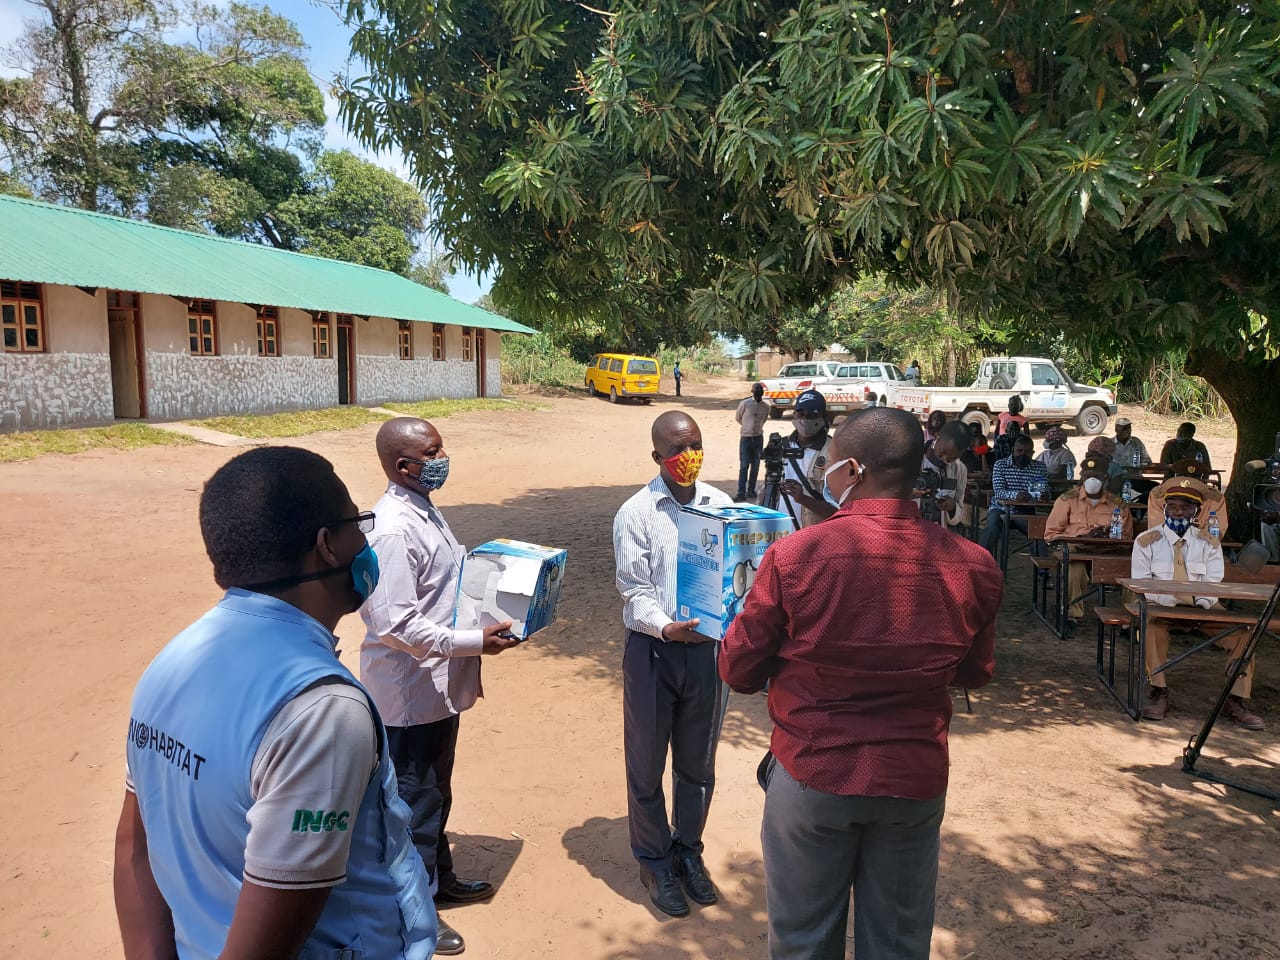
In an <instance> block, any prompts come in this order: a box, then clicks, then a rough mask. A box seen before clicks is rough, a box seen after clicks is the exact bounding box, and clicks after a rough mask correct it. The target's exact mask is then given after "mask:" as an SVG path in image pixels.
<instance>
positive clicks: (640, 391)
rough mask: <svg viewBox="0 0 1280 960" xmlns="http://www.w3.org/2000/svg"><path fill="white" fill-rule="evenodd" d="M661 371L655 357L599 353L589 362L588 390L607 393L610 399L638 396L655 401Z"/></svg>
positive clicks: (641, 398)
mask: <svg viewBox="0 0 1280 960" xmlns="http://www.w3.org/2000/svg"><path fill="white" fill-rule="evenodd" d="M661 373H662V371H661V370H660V369H659V368H658V361H657V360H655V359H654V358H653V357H638V356H635V355H634V354H630V353H597V354H596V355H595V356H594V357H592V358H591V362H590V363H589V364H587V377H586V384H587V393H589V394H591V395H592V396H593V397H595V396H599V395H600V394H605V395H606V396H608V398H609V402H610V403H617V402H618V401H619V400H621V399H623V398H624V397H635V398H637V399H638V400H640V401H641V402H642V403H652V402H653V398H654V397H655V396H657V393H658V378H659V376H660V375H661Z"/></svg>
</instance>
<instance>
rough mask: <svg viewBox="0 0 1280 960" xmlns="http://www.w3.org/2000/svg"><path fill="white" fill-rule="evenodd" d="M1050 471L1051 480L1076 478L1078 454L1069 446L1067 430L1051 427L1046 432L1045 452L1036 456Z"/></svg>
mask: <svg viewBox="0 0 1280 960" xmlns="http://www.w3.org/2000/svg"><path fill="white" fill-rule="evenodd" d="M1036 459H1037V460H1039V461H1040V462H1041V463H1043V464H1044V468H1045V469H1046V470H1047V471H1049V479H1050V480H1074V479H1075V478H1076V455H1075V454H1074V453H1072V452H1071V448H1070V447H1068V446H1067V431H1065V430H1063V429H1062V428H1061V427H1050V428H1049V429H1048V430H1046V431H1045V434H1044V452H1043V453H1041V454H1040V455H1039V456H1038V457H1036Z"/></svg>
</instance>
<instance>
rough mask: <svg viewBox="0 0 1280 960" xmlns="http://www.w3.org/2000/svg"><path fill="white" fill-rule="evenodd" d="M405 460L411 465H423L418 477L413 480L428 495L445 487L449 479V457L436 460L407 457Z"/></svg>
mask: <svg viewBox="0 0 1280 960" xmlns="http://www.w3.org/2000/svg"><path fill="white" fill-rule="evenodd" d="M405 459H406V460H408V461H409V462H410V463H417V464H421V465H422V469H421V470H420V471H418V475H417V476H416V477H414V478H413V479H414V480H417V481H418V484H419V485H420V486H421V487H422V489H423V490H426V491H427V493H430V492H431V491H432V490H439V489H440V488H441V487H443V486H444V482H445V481H446V480H448V479H449V458H448V457H438V458H437V459H435V460H414V459H412V458H410V457H405Z"/></svg>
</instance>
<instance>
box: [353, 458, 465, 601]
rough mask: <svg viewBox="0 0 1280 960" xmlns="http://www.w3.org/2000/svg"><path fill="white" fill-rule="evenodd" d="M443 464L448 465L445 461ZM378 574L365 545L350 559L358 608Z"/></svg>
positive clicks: (374, 586)
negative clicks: (358, 598)
mask: <svg viewBox="0 0 1280 960" xmlns="http://www.w3.org/2000/svg"><path fill="white" fill-rule="evenodd" d="M445 464H446V465H447V464H448V461H447V460H446V461H445ZM379 572H380V571H379V568H378V555H377V554H376V553H374V552H373V547H371V546H370V545H369V544H367V543H366V544H365V545H364V549H363V550H361V551H360V552H359V553H357V554H356V555H355V556H354V557H352V559H351V586H352V587H353V588H354V589H355V591H356V594H357V595H358V596H359V597H360V604H359V605H358V606H362V605H363V604H364V602H365V601H366V600H368V599H369V594H371V593H373V591H374V590H375V589H377V586H378V576H379Z"/></svg>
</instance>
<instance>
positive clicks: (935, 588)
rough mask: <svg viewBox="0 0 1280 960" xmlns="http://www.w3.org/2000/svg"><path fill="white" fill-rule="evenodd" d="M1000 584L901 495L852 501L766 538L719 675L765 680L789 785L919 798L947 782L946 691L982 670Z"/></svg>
mask: <svg viewBox="0 0 1280 960" xmlns="http://www.w3.org/2000/svg"><path fill="white" fill-rule="evenodd" d="M1003 592H1004V578H1003V577H1002V576H1001V575H1000V568H999V567H998V566H997V565H996V563H995V561H994V560H993V559H992V558H991V555H990V554H988V553H987V552H986V551H985V550H983V549H982V548H981V547H980V546H978V545H977V544H975V543H971V542H970V541H968V540H965V539H963V538H962V537H958V536H956V535H955V534H953V533H948V532H947V531H945V530H943V529H942V527H940V526H938V525H937V524H931V523H924V522H922V521H921V519H920V512H919V511H918V510H917V509H916V507H915V505H914V504H913V503H911V502H910V501H909V500H908V501H904V500H854V501H851V502H848V503H846V504H845V505H844V506H843V507H841V508H840V510H838V511H837V512H836V514H835V515H834V516H832V517H831V518H830V519H829V520H826V521H824V522H823V523H820V524H818V525H817V526H815V527H810V528H808V529H806V530H801V531H798V532H797V533H794V534H792V535H791V536H789V537H784V538H783V539H781V540H779V541H778V542H777V543H775V544H773V545H772V546H771V547H770V548H769V549H768V551H767V552H766V553H765V555H764V558H763V559H762V560H761V563H760V568H759V570H757V571H756V579H755V584H754V585H753V586H752V588H751V592H750V593H749V594H747V599H746V605H745V607H744V609H743V611H742V612H741V613H740V614H739V615H738V616H737V618H736V619H735V620H734V621H733V625H732V626H731V627H730V628H729V633H728V634H727V635H726V636H725V638H724V642H723V644H722V646H721V649H720V675H721V676H722V677H723V678H724V679H725V681H726V682H727V683H728V684H729V685H730V686H731V687H733V689H735V690H738V691H741V692H744V693H753V692H755V691H757V690H760V689H761V688H762V687H763V686H764V683H765V681H766V680H767V681H769V716H770V717H771V718H772V720H773V725H774V726H773V737H772V740H771V745H770V747H771V749H772V751H773V754H774V756H775V757H777V759H778V762H779V763H781V764H782V765H783V767H785V768H786V770H787V772H788V773H790V774H791V776H792V777H794V778H795V779H796V780H797V781H799V782H800V783H803V784H806V785H808V786H810V787H813V788H814V789H817V790H822V791H824V792H826V793H834V794H839V795H842V796H874V797H907V798H911V799H916V800H927V799H931V798H934V797H937V796H939V795H941V794H942V793H944V792H945V791H946V788H947V766H948V751H947V730H948V727H949V725H950V721H951V694H950V692H949V691H948V689H947V688H948V687H950V686H952V685H962V686H966V687H980V686H982V685H983V684H985V683H986V682H987V681H989V680H990V679H991V675H992V673H993V671H994V669H995V637H996V611H997V610H999V608H1000V602H1001V596H1002V594H1003Z"/></svg>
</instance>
